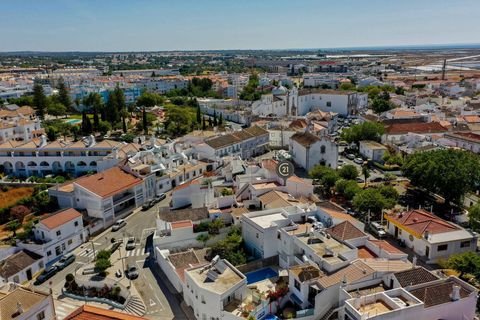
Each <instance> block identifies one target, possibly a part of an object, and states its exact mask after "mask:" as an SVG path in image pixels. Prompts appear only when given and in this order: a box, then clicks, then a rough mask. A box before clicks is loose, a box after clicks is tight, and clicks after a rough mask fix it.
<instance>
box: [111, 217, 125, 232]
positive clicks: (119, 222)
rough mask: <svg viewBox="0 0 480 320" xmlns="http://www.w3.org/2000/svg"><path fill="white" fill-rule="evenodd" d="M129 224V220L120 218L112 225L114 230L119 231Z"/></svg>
mask: <svg viewBox="0 0 480 320" xmlns="http://www.w3.org/2000/svg"><path fill="white" fill-rule="evenodd" d="M126 225H127V222H125V220H123V219H118V220H117V221H116V222H115V223H114V224H113V226H112V231H114V232H115V231H118V230H120V229H121V228H123V227H125V226H126Z"/></svg>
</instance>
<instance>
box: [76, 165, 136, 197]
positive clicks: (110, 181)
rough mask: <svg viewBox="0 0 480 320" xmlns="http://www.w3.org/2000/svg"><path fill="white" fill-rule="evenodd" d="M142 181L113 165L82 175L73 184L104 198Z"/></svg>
mask: <svg viewBox="0 0 480 320" xmlns="http://www.w3.org/2000/svg"><path fill="white" fill-rule="evenodd" d="M141 182H142V179H140V178H138V177H136V176H135V175H133V174H131V173H128V172H126V171H124V170H123V169H121V168H120V167H113V168H110V169H108V170H105V171H103V172H99V173H96V174H93V175H90V176H86V177H82V178H79V179H77V180H75V181H74V183H75V184H77V185H79V186H81V187H83V188H85V189H87V190H89V191H90V192H93V193H95V194H96V195H98V196H100V197H102V198H105V197H108V196H111V195H113V194H115V193H118V192H120V191H123V190H125V189H128V188H131V187H133V186H135V185H138V184H140V183H141Z"/></svg>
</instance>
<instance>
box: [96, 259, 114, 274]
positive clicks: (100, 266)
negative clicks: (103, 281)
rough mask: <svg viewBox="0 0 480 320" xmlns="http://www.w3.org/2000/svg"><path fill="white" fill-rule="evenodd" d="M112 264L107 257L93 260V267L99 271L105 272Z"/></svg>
mask: <svg viewBox="0 0 480 320" xmlns="http://www.w3.org/2000/svg"><path fill="white" fill-rule="evenodd" d="M111 266H112V263H111V262H110V260H109V259H97V260H96V261H95V269H97V270H98V271H99V272H105V270H107V269H108V268H110V267H111Z"/></svg>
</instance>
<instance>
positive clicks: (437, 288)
mask: <svg viewBox="0 0 480 320" xmlns="http://www.w3.org/2000/svg"><path fill="white" fill-rule="evenodd" d="M454 285H457V284H456V283H455V281H453V280H452V279H447V280H445V281H443V282H441V283H437V282H435V283H432V284H430V285H429V284H428V283H426V285H425V286H422V287H420V288H417V289H414V290H411V291H410V293H411V294H413V295H414V296H415V297H417V298H418V299H420V300H422V301H423V303H424V304H425V308H429V307H433V306H436V305H439V304H443V303H447V302H451V301H452V297H451V294H452V292H453V286H454ZM470 293H471V292H469V291H467V290H466V289H465V288H464V287H460V298H461V299H463V298H466V297H468V296H469V295H470Z"/></svg>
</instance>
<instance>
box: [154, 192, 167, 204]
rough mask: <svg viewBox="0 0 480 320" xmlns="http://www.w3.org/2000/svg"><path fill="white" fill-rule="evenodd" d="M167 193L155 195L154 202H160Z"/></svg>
mask: <svg viewBox="0 0 480 320" xmlns="http://www.w3.org/2000/svg"><path fill="white" fill-rule="evenodd" d="M166 197H167V195H166V194H165V193H160V194H159V195H158V196H155V202H160V201H162V200H163V199H165V198H166Z"/></svg>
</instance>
